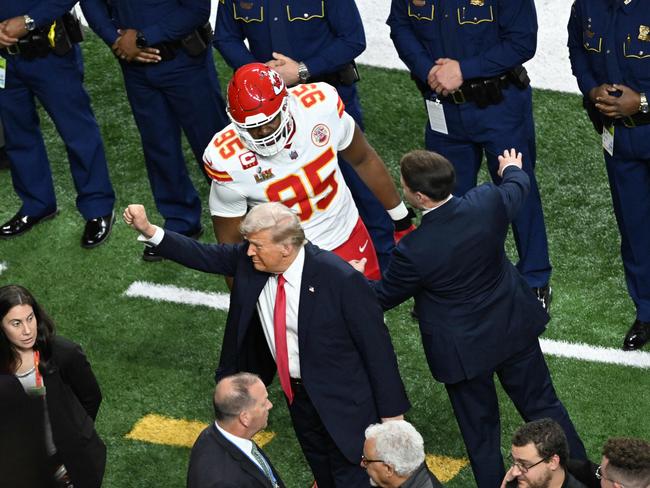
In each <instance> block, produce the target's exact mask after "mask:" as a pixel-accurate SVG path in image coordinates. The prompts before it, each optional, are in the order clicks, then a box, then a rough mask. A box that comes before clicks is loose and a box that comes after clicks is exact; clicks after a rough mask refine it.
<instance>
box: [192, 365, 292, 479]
mask: <svg viewBox="0 0 650 488" xmlns="http://www.w3.org/2000/svg"><path fill="white" fill-rule="evenodd" d="M213 401H214V416H215V421H214V423H213V424H212V425H211V426H209V427H207V428H206V429H205V430H204V431H203V432H201V435H200V436H199V438H198V439H197V440H196V442H195V443H194V447H193V448H192V454H191V455H190V465H189V469H188V472H187V487H188V488H209V487H216V486H219V487H229V486H231V487H235V486H236V487H239V488H275V487H284V483H283V482H282V480H281V479H280V476H279V475H278V473H277V472H276V471H275V469H274V468H273V466H272V465H271V462H270V461H269V460H268V458H267V457H266V456H265V455H264V454H263V453H262V450H261V449H260V448H259V447H258V446H257V445H256V444H255V442H254V441H253V436H254V435H255V434H257V433H258V432H259V431H260V430H262V429H264V428H265V427H266V423H267V420H268V418H269V410H271V408H272V407H273V405H272V404H271V402H270V401H269V397H268V393H267V392H266V387H265V386H264V383H262V381H261V380H260V379H259V377H258V376H257V375H254V374H250V373H238V374H235V375H232V376H227V377H225V378H223V379H222V380H221V381H219V383H217V387H216V388H215V390H214V399H213Z"/></svg>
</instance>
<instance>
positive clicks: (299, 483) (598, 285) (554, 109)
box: [0, 35, 650, 488]
mask: <svg viewBox="0 0 650 488" xmlns="http://www.w3.org/2000/svg"><path fill="white" fill-rule="evenodd" d="M83 49H84V51H85V54H86V86H87V89H88V91H89V92H90V95H91V98H92V100H93V106H94V110H95V112H96V115H97V119H98V121H99V124H100V126H101V130H102V135H103V137H104V142H105V144H106V151H107V155H108V160H109V165H110V171H111V177H112V180H113V184H114V186H115V190H116V192H117V198H118V200H117V207H116V210H117V213H118V216H119V214H121V210H122V209H123V208H124V207H125V206H126V205H127V204H129V203H143V204H144V205H145V206H146V207H147V208H148V209H149V211H150V214H151V217H152V220H153V221H154V222H157V223H161V219H160V216H159V215H157V214H156V212H155V210H154V206H153V201H152V197H151V192H150V189H149V185H148V181H147V178H146V173H145V168H144V161H143V155H142V150H141V147H140V139H139V136H138V133H137V130H136V129H135V125H134V122H133V118H132V116H131V112H130V110H129V106H128V103H127V101H126V96H125V94H124V89H123V83H122V79H121V74H120V72H119V69H118V66H117V63H116V62H115V60H114V59H113V56H112V54H111V53H110V51H109V49H108V48H107V47H106V46H104V45H103V44H102V43H101V42H100V41H99V40H98V39H97V38H96V37H94V36H92V35H89V36H88V40H87V42H85V43H84V44H83ZM215 59H216V60H217V63H218V69H219V73H220V77H221V81H222V83H224V82H225V81H227V80H228V78H229V76H230V73H231V72H230V70H229V69H227V68H226V67H225V65H224V63H223V61H222V60H221V59H220V58H217V57H215ZM361 76H362V82H361V83H360V91H361V96H362V104H363V107H364V110H365V121H366V129H367V135H368V138H369V139H370V141H371V143H372V144H373V145H374V146H375V148H376V149H377V151H378V152H379V154H380V155H381V156H382V157H383V158H384V160H385V161H386V163H387V165H388V166H389V167H390V170H391V172H392V174H393V176H397V170H396V168H397V162H398V160H399V157H400V156H401V155H402V154H403V153H404V152H406V151H408V150H410V149H414V148H420V147H421V146H422V141H423V126H424V123H425V114H424V109H423V107H422V102H421V99H420V97H419V95H418V93H417V92H416V90H415V87H414V85H413V83H412V82H411V80H410V79H409V77H408V74H407V73H406V72H403V71H394V70H384V69H377V68H371V67H367V66H362V67H361ZM534 103H535V118H536V124H537V142H538V159H537V176H538V181H539V186H540V189H541V194H542V200H543V204H544V211H545V216H546V225H547V231H548V237H549V245H550V253H551V259H552V262H553V266H554V274H553V278H552V285H553V290H554V301H553V306H552V315H553V318H552V321H551V323H550V326H549V328H548V331H547V332H546V334H545V335H544V337H546V338H550V339H555V340H564V341H569V342H583V343H587V344H590V345H595V346H603V347H613V348H619V347H620V345H621V342H622V338H623V335H624V334H625V332H626V330H627V328H628V327H629V326H630V324H631V322H632V320H633V319H634V308H633V305H632V303H631V301H630V300H629V297H628V295H627V292H626V289H625V284H624V280H623V271H622V265H621V261H620V257H619V240H618V233H617V231H616V225H615V222H614V218H613V212H612V209H611V201H610V196H609V190H608V186H607V181H606V175H605V170H604V163H603V160H602V159H603V158H602V153H601V151H600V149H599V147H600V145H599V138H598V136H597V135H596V134H595V132H594V131H593V129H592V127H591V124H590V123H589V121H588V120H587V119H586V117H585V116H584V114H583V113H582V109H581V106H580V99H579V97H578V96H576V95H569V94H563V93H557V92H551V91H544V90H535V92H534ZM42 127H43V133H44V136H45V138H46V143H47V147H48V151H49V156H50V159H51V164H52V169H53V173H54V177H55V184H56V189H57V195H58V198H59V200H58V204H59V209H60V211H61V213H60V214H59V216H58V217H56V218H55V219H54V220H51V221H48V222H46V223H43V224H42V225H39V226H37V227H36V228H35V229H34V230H32V231H31V232H29V233H28V234H26V235H25V236H23V237H20V238H18V239H14V240H9V241H0V262H1V263H5V265H6V270H5V271H4V272H2V274H0V284H8V283H19V284H22V285H24V286H26V287H28V288H29V289H31V290H32V292H33V293H34V294H35V295H36V297H37V298H38V299H39V300H40V302H41V303H42V304H43V305H44V307H45V308H46V310H48V311H49V313H50V314H51V315H52V316H53V318H54V319H55V322H56V323H57V324H58V328H59V332H60V334H61V335H64V336H66V337H69V338H71V339H73V340H75V341H77V342H79V343H81V344H82V345H83V347H84V349H85V351H86V352H87V355H88V357H89V358H90V360H91V363H92V365H93V368H94V371H95V373H96V375H97V377H98V379H99V382H100V384H101V387H102V390H103V394H104V401H103V404H102V407H101V410H100V414H99V417H98V422H97V429H98V431H99V433H100V435H101V436H102V438H103V439H104V440H105V442H106V444H107V446H108V465H107V472H106V477H105V483H104V486H105V487H107V488H117V487H120V488H126V487H154V486H155V487H179V486H184V483H185V475H186V470H187V461H188V456H189V450H188V449H187V448H181V447H170V446H164V445H157V444H152V443H148V442H142V441H134V440H130V439H126V438H125V435H126V434H127V433H128V432H129V431H130V430H131V429H132V427H133V426H134V424H135V423H136V421H138V420H139V419H141V418H142V417H143V416H145V415H147V414H149V413H155V414H161V415H165V416H168V417H173V418H179V419H181V418H182V419H192V420H200V421H203V422H209V421H210V419H211V415H212V413H211V404H210V398H211V391H212V388H213V379H212V378H213V371H214V367H215V365H216V362H217V359H218V357H219V350H220V346H221V336H222V333H223V327H224V322H225V318H226V314H225V312H221V311H216V310H213V309H209V308H207V307H200V306H186V305H178V304H171V303H156V302H153V301H151V300H145V299H136V298H127V297H125V296H124V295H123V294H124V291H125V290H126V289H127V288H128V287H129V285H130V284H131V283H133V282H134V281H137V280H140V281H147V282H153V283H160V284H169V285H176V286H182V287H186V288H191V289H195V290H201V291H209V292H215V291H221V292H225V291H226V286H225V284H224V282H223V280H222V279H221V278H220V277H217V276H211V275H205V274H201V273H197V272H194V271H190V270H187V269H184V268H183V267H181V266H179V265H176V264H173V263H170V262H163V263H145V262H143V261H142V260H141V252H142V246H141V244H139V243H137V242H136V236H135V234H134V232H133V231H131V230H130V229H128V228H127V227H126V226H125V225H124V224H123V223H122V221H121V220H118V222H117V224H116V225H115V228H114V230H113V234H112V236H111V237H110V240H109V241H108V243H107V244H106V245H103V246H101V247H99V248H97V249H94V250H85V249H82V248H81V247H80V246H79V238H80V235H81V232H82V229H83V220H82V218H81V217H80V215H79V214H78V212H77V211H76V208H75V204H74V200H75V193H74V189H73V186H72V181H71V177H70V172H69V168H68V163H67V159H66V154H65V149H64V147H63V145H62V143H61V141H60V139H59V137H58V135H57V134H56V132H55V130H54V128H53V125H52V123H51V122H50V120H49V119H48V118H47V116H46V115H44V114H43V117H42ZM161 137H164V135H161ZM185 153H186V157H187V159H188V161H190V164H189V167H190V169H191V172H192V176H193V179H194V182H195V184H196V186H197V188H198V189H199V191H200V193H201V195H202V197H203V201H204V202H205V203H206V207H207V196H208V190H209V188H208V186H207V184H206V183H205V181H204V180H203V179H202V177H201V175H200V173H199V168H198V166H197V165H196V164H195V163H194V162H193V160H192V156H191V152H190V151H189V149H188V148H187V146H186V151H185ZM481 177H482V179H483V180H484V179H485V172H483V173H482V175H481ZM18 207H19V200H18V198H17V197H16V196H15V194H14V192H13V189H12V186H11V180H10V175H9V172H8V171H2V172H0V220H1V221H3V222H4V220H6V219H8V218H10V217H11V216H12V215H13V214H14V212H15V211H16V210H17V209H18ZM203 223H204V225H205V226H206V230H207V232H206V234H205V235H204V237H203V238H202V240H203V241H209V242H211V241H214V238H213V237H212V231H211V227H210V220H209V215H208V212H207V208H206V209H204V216H203ZM649 225H650V224H649ZM508 245H509V250H510V251H511V254H512V251H513V246H512V243H511V242H509V244H508ZM649 252H650V250H649ZM0 268H1V267H0ZM410 307H411V304H410V303H406V304H404V305H402V306H401V307H399V308H397V309H396V310H393V311H391V312H389V313H387V315H386V317H387V323H388V325H389V328H390V331H391V334H392V337H393V341H394V344H395V348H396V350H397V354H398V357H399V361H400V368H401V373H402V376H403V378H404V382H405V384H406V387H407V390H408V393H409V396H410V399H411V401H412V403H413V407H412V409H411V411H410V412H408V414H407V419H408V420H409V421H411V422H413V423H414V424H415V426H416V427H417V428H418V429H419V430H420V432H421V433H422V434H423V436H424V439H425V445H426V449H427V452H429V453H431V454H436V455H443V456H450V457H454V458H462V457H465V456H466V454H465V450H464V446H463V443H462V440H461V438H460V434H459V432H458V428H457V425H456V422H455V419H454V416H453V414H452V412H451V408H450V405H449V402H448V400H447V398H446V394H445V391H444V388H443V386H442V385H440V384H437V383H436V382H435V381H434V380H433V379H432V377H431V375H430V373H429V371H428V368H427V366H426V363H425V360H424V355H423V352H422V347H421V345H420V341H419V333H418V328H417V324H416V323H415V322H413V321H412V320H411V319H410V317H409V313H408V312H409V310H410ZM548 363H549V366H550V368H551V372H552V374H553V378H554V382H555V386H556V389H557V391H558V394H559V396H560V398H561V399H562V400H563V401H564V403H565V405H566V406H567V408H568V410H569V412H570V414H571V416H572V418H573V420H574V422H575V424H576V427H577V429H578V431H579V432H580V434H581V435H582V437H583V439H584V441H585V444H586V446H587V449H588V452H589V454H590V456H591V457H592V458H594V459H597V458H599V457H600V451H599V449H600V447H601V446H602V444H603V442H604V440H605V439H606V438H607V437H609V436H612V435H634V436H640V437H644V438H646V439H647V438H650V419H649V417H648V412H649V405H650V376H649V371H648V370H647V369H640V368H632V367H623V366H613V365H606V364H602V363H593V362H586V361H581V360H577V359H560V358H557V357H548ZM270 391H271V400H272V401H273V402H274V404H275V408H274V409H273V410H272V412H271V416H270V424H269V427H268V430H270V431H273V432H275V433H276V436H275V438H274V439H273V441H271V442H270V443H269V444H268V445H267V446H266V450H267V452H268V453H269V455H270V456H271V459H272V460H273V462H274V464H275V465H276V467H277V468H278V470H279V471H280V472H281V474H282V477H283V478H284V480H285V482H286V483H287V486H290V487H305V486H307V485H308V483H309V481H310V480H311V476H310V473H309V471H308V469H307V465H306V463H305V461H304V459H303V457H302V454H301V452H300V450H299V448H298V445H297V442H296V440H295V437H294V434H293V431H292V429H291V425H290V422H289V418H288V413H287V409H286V407H285V406H284V401H283V399H282V398H281V394H280V389H279V387H278V385H277V382H276V383H274V384H273V386H272V388H271V390H270ZM501 397H502V402H501V411H502V432H503V436H504V441H503V443H502V445H503V450H504V453H505V452H507V451H508V449H509V442H508V438H509V436H510V434H511V433H512V431H513V430H514V429H515V428H516V427H517V426H518V425H519V424H520V423H521V420H520V418H519V417H518V415H517V413H516V412H515V411H514V408H513V407H512V405H511V404H510V403H509V402H508V401H507V398H505V397H504V396H503V394H502V392H501ZM448 486H450V487H471V486H473V478H472V476H471V472H470V469H469V467H466V468H464V469H463V470H462V471H461V472H460V473H459V474H458V475H457V476H456V477H454V478H453V479H452V480H451V481H450V482H449V483H448Z"/></svg>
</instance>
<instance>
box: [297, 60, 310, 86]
mask: <svg viewBox="0 0 650 488" xmlns="http://www.w3.org/2000/svg"><path fill="white" fill-rule="evenodd" d="M298 78H299V79H300V83H307V80H308V79H309V70H308V69H307V66H306V65H305V63H303V62H302V61H301V62H300V63H298Z"/></svg>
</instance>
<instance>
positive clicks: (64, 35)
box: [6, 12, 83, 60]
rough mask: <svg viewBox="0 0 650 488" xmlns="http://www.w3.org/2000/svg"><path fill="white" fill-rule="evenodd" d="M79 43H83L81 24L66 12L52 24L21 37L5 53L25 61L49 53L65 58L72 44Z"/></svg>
mask: <svg viewBox="0 0 650 488" xmlns="http://www.w3.org/2000/svg"><path fill="white" fill-rule="evenodd" d="M81 41H83V31H82V29H81V22H80V21H79V19H78V18H77V17H76V16H74V15H73V14H71V13H69V12H66V13H65V14H63V16H62V17H60V18H58V19H56V20H55V21H54V22H53V23H52V24H50V25H47V26H44V27H40V28H38V29H34V30H33V31H32V32H30V33H29V34H27V35H26V36H23V37H21V38H20V39H18V42H17V43H16V44H14V45H13V46H8V47H7V48H6V51H7V53H9V54H11V55H20V56H21V57H23V58H25V59H27V60H31V59H36V58H44V57H46V56H48V55H49V54H50V53H54V54H56V55H57V56H65V55H66V54H68V53H69V52H70V50H71V49H72V45H73V44H75V43H78V42H81Z"/></svg>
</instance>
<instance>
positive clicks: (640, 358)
mask: <svg viewBox="0 0 650 488" xmlns="http://www.w3.org/2000/svg"><path fill="white" fill-rule="evenodd" d="M2 265H3V264H2V263H0V271H2ZM124 294H125V295H126V296H128V297H134V298H150V299H152V300H161V301H165V302H173V303H182V304H185V305H203V306H205V307H210V308H214V309H217V310H228V305H229V303H230V298H229V295H228V294H226V293H206V292H204V291H195V290H190V289H188V288H179V287H177V286H172V285H158V284H156V283H147V282H145V281H136V282H134V283H133V284H131V286H129V288H128V290H126V291H125V292H124ZM540 344H541V346H542V351H544V354H548V355H551V356H559V357H563V358H571V359H578V360H581V361H592V362H596V363H605V364H617V365H620V366H631V367H634V368H648V369H650V352H643V351H622V350H620V349H614V348H608V347H599V346H591V345H589V344H581V343H571V342H564V341H556V340H552V339H540Z"/></svg>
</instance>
